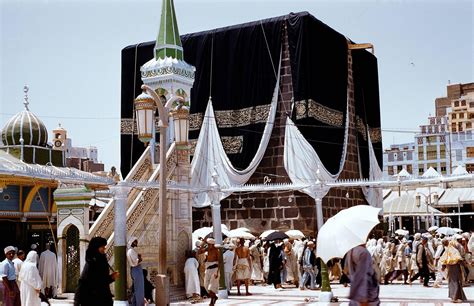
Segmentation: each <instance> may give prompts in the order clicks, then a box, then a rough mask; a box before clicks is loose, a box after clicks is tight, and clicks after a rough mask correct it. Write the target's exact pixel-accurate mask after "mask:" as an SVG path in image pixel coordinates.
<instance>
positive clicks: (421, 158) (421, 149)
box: [418, 147, 425, 160]
mask: <svg viewBox="0 0 474 306" xmlns="http://www.w3.org/2000/svg"><path fill="white" fill-rule="evenodd" d="M424 159H425V154H424V152H423V147H418V160H424Z"/></svg>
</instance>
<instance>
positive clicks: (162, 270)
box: [135, 85, 182, 305]
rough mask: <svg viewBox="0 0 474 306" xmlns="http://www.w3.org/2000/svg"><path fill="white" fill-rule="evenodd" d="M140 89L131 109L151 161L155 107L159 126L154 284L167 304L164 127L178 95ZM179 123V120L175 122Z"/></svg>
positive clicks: (178, 98)
mask: <svg viewBox="0 0 474 306" xmlns="http://www.w3.org/2000/svg"><path fill="white" fill-rule="evenodd" d="M142 89H143V93H142V94H140V95H139V96H138V97H137V98H136V99H135V109H136V118H137V129H138V139H140V140H141V141H142V142H144V143H147V142H150V145H151V150H150V151H151V152H152V153H151V154H152V162H153V163H154V161H155V160H154V151H155V111H156V110H158V116H159V122H158V127H159V130H160V181H159V183H160V190H159V203H158V204H159V207H160V208H159V214H160V222H159V225H160V230H159V241H160V246H159V252H158V273H159V279H160V280H161V281H160V282H158V284H157V285H158V288H157V294H156V295H157V297H159V300H157V305H167V304H169V279H168V278H167V275H166V269H167V258H166V254H167V244H166V210H167V205H166V203H167V201H166V175H167V174H166V149H167V144H166V130H167V128H168V118H169V110H170V106H171V105H172V103H173V102H175V101H177V100H182V98H181V97H179V96H171V98H170V99H168V101H166V100H165V98H164V97H160V96H158V95H157V94H156V92H155V91H154V90H153V89H151V88H150V87H149V86H147V85H142ZM178 125H179V124H178Z"/></svg>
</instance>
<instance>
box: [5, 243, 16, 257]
mask: <svg viewBox="0 0 474 306" xmlns="http://www.w3.org/2000/svg"><path fill="white" fill-rule="evenodd" d="M3 250H4V251H5V255H6V254H7V253H8V252H11V251H15V247H13V246H11V245H10V246H7V247H6V248H5V249H3Z"/></svg>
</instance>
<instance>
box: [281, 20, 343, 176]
mask: <svg viewBox="0 0 474 306" xmlns="http://www.w3.org/2000/svg"><path fill="white" fill-rule="evenodd" d="M288 43H289V49H290V57H291V72H292V78H293V91H294V100H295V102H297V104H298V102H299V101H304V102H303V103H304V104H305V108H306V112H305V114H304V115H303V116H301V114H300V116H298V117H297V116H296V112H295V111H294V112H293V118H292V119H293V121H294V122H295V124H296V125H297V127H298V129H299V130H300V131H301V133H302V134H303V136H304V137H305V138H306V140H308V141H309V143H311V145H312V146H313V148H314V149H315V150H316V152H317V153H318V155H319V157H320V158H321V161H322V162H323V164H324V166H325V167H326V169H327V170H328V171H329V172H331V173H333V174H335V173H337V172H338V170H339V167H340V161H341V158H342V153H343V144H344V134H345V122H346V116H347V114H346V109H347V73H348V72H347V52H348V49H347V40H346V38H345V37H344V36H343V35H342V34H340V33H338V32H337V31H335V30H333V29H331V28H330V27H329V26H327V25H326V24H324V23H322V22H321V21H319V20H317V19H316V18H314V17H313V16H311V15H310V14H308V13H301V14H290V15H289V19H288ZM309 99H311V100H313V101H315V102H316V103H318V105H321V106H323V108H324V109H326V110H329V111H328V112H327V113H326V114H323V113H322V112H319V111H318V112H316V114H315V112H312V113H311V112H310V111H308V108H310V107H313V106H314V104H313V106H312V105H311V104H312V103H308V102H307V101H308V100H309ZM300 103H301V102H300ZM308 104H309V105H308ZM335 112H336V113H338V115H339V120H338V122H339V123H338V124H334V123H333V124H328V121H329V122H330V121H331V120H333V119H334V118H332V117H333V113H335ZM323 115H324V117H325V119H326V120H323V121H321V118H319V119H318V118H317V117H318V116H323ZM341 116H342V118H340V117H341Z"/></svg>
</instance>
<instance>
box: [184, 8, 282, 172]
mask: <svg viewBox="0 0 474 306" xmlns="http://www.w3.org/2000/svg"><path fill="white" fill-rule="evenodd" d="M283 22H284V19H283V17H277V18H272V19H266V20H262V21H257V22H251V23H246V24H242V25H236V26H230V27H226V28H221V29H216V30H211V31H206V32H199V33H194V34H188V35H184V36H182V37H181V40H182V42H183V49H184V50H185V51H184V59H185V61H186V62H187V63H189V64H191V65H193V66H195V67H196V76H195V82H194V86H193V88H192V90H191V113H192V114H194V113H202V114H204V112H205V111H206V107H207V104H208V101H209V93H210V88H209V87H210V80H211V52H212V54H213V56H212V90H211V94H212V103H213V106H214V111H215V112H216V114H217V113H219V111H229V110H242V109H246V108H250V107H255V106H259V105H268V106H269V105H270V103H271V101H272V97H273V93H274V90H275V85H276V76H275V73H278V67H279V60H280V50H281V41H282V40H281V39H282V36H281V35H282V34H281V29H282V24H283ZM263 31H265V34H264V32H263ZM265 37H266V40H267V42H268V47H267V43H266V41H265ZM270 56H271V57H270ZM272 62H273V65H275V71H274V70H273V66H272ZM248 115H249V113H248V112H240V113H238V112H236V113H232V114H231V115H230V116H229V118H228V120H226V121H225V122H219V121H218V122H217V126H218V128H219V134H220V136H230V137H239V136H242V137H243V147H242V149H241V150H240V152H239V153H234V154H228V157H229V159H230V161H231V162H232V164H233V165H234V167H236V168H237V169H245V168H246V167H248V165H249V164H250V162H251V161H252V159H253V158H254V156H255V154H256V152H257V149H258V146H259V144H260V140H261V139H262V135H263V131H264V128H265V122H266V118H265V120H264V121H263V120H261V121H259V122H250V124H248V123H245V120H244V123H242V121H241V120H242V119H243V118H245V117H247V116H248ZM198 136H199V130H196V131H192V132H190V139H197V138H198Z"/></svg>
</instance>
